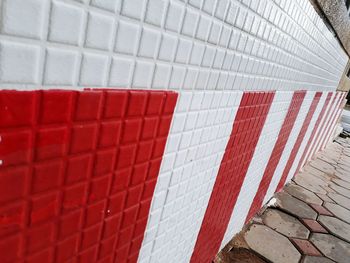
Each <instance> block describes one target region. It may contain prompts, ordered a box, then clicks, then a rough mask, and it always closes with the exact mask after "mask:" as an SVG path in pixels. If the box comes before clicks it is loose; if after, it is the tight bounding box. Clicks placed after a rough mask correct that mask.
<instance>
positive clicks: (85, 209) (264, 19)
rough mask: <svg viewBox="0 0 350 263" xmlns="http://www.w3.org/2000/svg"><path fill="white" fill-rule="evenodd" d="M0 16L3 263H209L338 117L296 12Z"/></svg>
mask: <svg viewBox="0 0 350 263" xmlns="http://www.w3.org/2000/svg"><path fill="white" fill-rule="evenodd" d="M0 9H1V13H0V14H1V15H0V19H1V21H0V262H1V263H13V262H30V263H36V262H40V263H41V262H55V263H58V262H59V263H61V262H62V263H66V262H67V263H68V262H80V263H85V262H92V263H95V262H99V263H102V262H103V263H107V262H113V263H123V262H142V263H146V262H147V263H149V262H150V263H155V262H160V263H165V262H166V263H168V262H174V263H179V262H183V263H186V262H193V263H206V262H211V260H212V259H213V257H214V256H215V254H216V253H217V252H218V250H219V249H220V248H222V247H223V246H224V245H225V244H226V243H227V242H228V241H229V240H230V238H232V236H233V235H234V234H235V233H237V232H238V231H239V230H240V229H241V228H242V226H243V224H244V223H245V222H246V220H249V219H250V218H251V216H252V215H253V214H254V213H255V212H256V211H257V209H259V208H260V207H261V206H262V205H263V204H264V203H266V202H267V201H268V200H269V199H270V198H271V196H272V195H273V194H274V193H275V192H276V191H277V190H279V189H280V188H281V186H283V185H284V184H285V183H286V182H288V181H289V180H290V179H291V177H292V176H294V175H295V173H296V172H298V171H299V170H300V169H301V168H302V167H303V165H304V164H305V163H306V162H307V161H308V160H310V159H311V158H312V157H313V156H314V155H315V153H317V152H318V151H320V150H322V149H323V148H324V147H325V146H326V144H327V142H328V141H329V140H330V139H331V135H332V133H333V129H334V126H335V123H336V121H337V118H338V116H339V114H340V113H341V105H342V103H343V99H344V96H345V95H344V93H340V92H335V90H336V87H337V85H338V82H339V79H340V77H341V75H342V72H343V69H344V67H345V65H346V62H347V59H348V57H347V56H346V54H345V53H344V51H343V50H342V48H341V47H340V45H339V44H338V42H337V40H336V39H335V38H334V37H333V35H332V34H331V33H330V32H329V31H328V29H327V28H326V26H325V25H324V24H323V22H322V20H321V19H320V18H319V17H318V15H317V14H316V12H315V11H314V9H313V8H312V6H311V5H310V3H309V2H308V1H307V0H295V1H290V0H259V1H256V0H186V1H185V0H25V1H24V0H3V1H0ZM91 88H94V89H91ZM13 89H15V90H17V91H9V90H13ZM43 90H44V91H43ZM64 90H65V91H64Z"/></svg>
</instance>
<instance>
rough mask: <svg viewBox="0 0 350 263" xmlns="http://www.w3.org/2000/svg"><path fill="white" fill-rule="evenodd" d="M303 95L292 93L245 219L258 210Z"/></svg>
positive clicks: (303, 93)
mask: <svg viewBox="0 0 350 263" xmlns="http://www.w3.org/2000/svg"><path fill="white" fill-rule="evenodd" d="M305 95H306V92H305V91H296V92H294V94H293V98H292V101H291V103H290V106H289V108H288V112H287V114H286V117H285V118H284V122H283V124H282V127H281V130H280V132H279V134H278V138H277V141H276V143H275V146H274V148H273V150H272V153H271V156H270V159H269V161H268V163H267V166H266V168H265V171H264V174H263V177H262V179H261V181H260V184H259V188H258V190H257V192H256V194H255V197H254V200H253V202H252V205H251V206H250V210H249V212H248V215H247V218H246V221H247V220H249V219H250V218H251V217H252V216H253V215H254V213H255V212H256V211H257V210H259V208H260V207H261V204H262V202H263V200H264V197H265V194H266V191H267V189H268V187H269V185H270V182H271V180H272V177H273V175H274V173H275V170H276V167H277V165H278V163H279V161H280V159H281V156H282V153H283V150H284V148H285V146H286V144H287V141H288V138H289V135H290V133H291V131H292V129H293V125H294V123H295V120H296V118H297V116H298V113H299V111H300V107H301V104H302V103H303V101H304V97H305Z"/></svg>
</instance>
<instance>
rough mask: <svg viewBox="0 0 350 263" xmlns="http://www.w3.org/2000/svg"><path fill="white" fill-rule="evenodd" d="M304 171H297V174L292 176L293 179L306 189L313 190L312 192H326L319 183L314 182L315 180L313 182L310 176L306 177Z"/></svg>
mask: <svg viewBox="0 0 350 263" xmlns="http://www.w3.org/2000/svg"><path fill="white" fill-rule="evenodd" d="M304 174H305V173H299V174H297V176H296V177H295V178H293V181H294V182H295V183H296V184H298V185H300V186H303V187H305V188H306V189H309V190H310V191H312V192H314V193H319V194H326V193H327V191H326V190H324V189H323V188H322V187H321V186H320V185H318V184H316V183H315V182H313V180H312V179H310V178H306V177H305V176H304Z"/></svg>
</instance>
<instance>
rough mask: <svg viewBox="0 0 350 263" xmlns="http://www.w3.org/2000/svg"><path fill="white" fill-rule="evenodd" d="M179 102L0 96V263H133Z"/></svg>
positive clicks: (140, 97)
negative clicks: (75, 262)
mask: <svg viewBox="0 0 350 263" xmlns="http://www.w3.org/2000/svg"><path fill="white" fill-rule="evenodd" d="M176 101H177V94H176V93H173V92H161V91H160V92H157V91H155V92H153V91H127V90H118V91H117V90H108V91H101V90H87V91H83V92H77V91H58V90H56V91H31V92H19V91H0V118H1V122H0V134H1V137H2V140H1V143H0V156H1V159H2V165H1V167H0V205H1V206H0V238H1V239H0V240H1V241H0V262H22V261H26V262H68V261H69V262H71V261H70V260H74V261H75V260H78V261H79V262H102V260H104V262H114V260H115V259H116V258H118V260H117V261H118V262H136V260H137V257H138V253H139V250H140V247H141V242H142V240H143V235H144V231H145V228H146V224H147V219H148V213H149V209H150V204H151V200H152V196H153V191H154V188H155V185H156V181H157V177H158V171H159V168H160V163H161V160H162V156H163V151H164V148H165V142H166V140H167V136H168V132H169V128H170V122H171V119H172V115H173V111H174V107H175V104H176ZM100 260H101V261H100ZM72 262H73V261H72Z"/></svg>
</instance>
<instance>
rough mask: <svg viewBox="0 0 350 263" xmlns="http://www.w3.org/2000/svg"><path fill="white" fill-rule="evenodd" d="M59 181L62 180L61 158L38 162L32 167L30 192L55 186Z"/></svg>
mask: <svg viewBox="0 0 350 263" xmlns="http://www.w3.org/2000/svg"><path fill="white" fill-rule="evenodd" d="M61 181H63V162H62V161H61V160H59V161H52V162H45V163H41V164H38V165H36V166H35V167H34V172H33V178H32V193H38V192H42V191H47V190H50V189H53V188H57V187H58V186H59V184H60V182H61Z"/></svg>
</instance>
